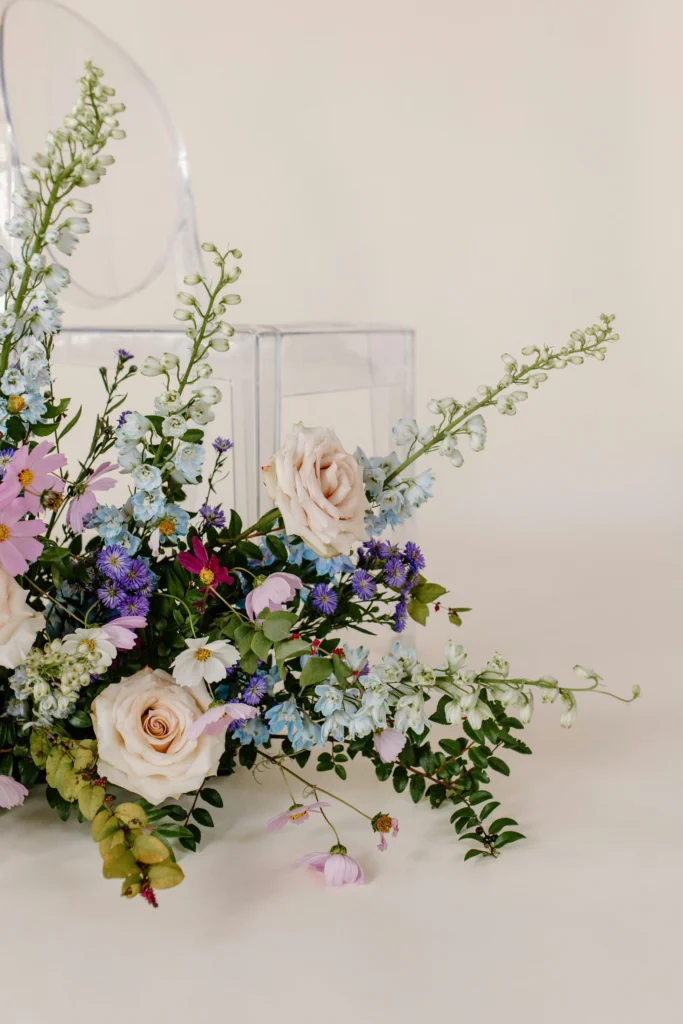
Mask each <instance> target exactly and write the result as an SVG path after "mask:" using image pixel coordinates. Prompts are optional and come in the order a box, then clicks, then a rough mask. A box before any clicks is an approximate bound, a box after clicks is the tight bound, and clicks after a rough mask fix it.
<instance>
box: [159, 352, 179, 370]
mask: <svg viewBox="0 0 683 1024" xmlns="http://www.w3.org/2000/svg"><path fill="white" fill-rule="evenodd" d="M159 365H160V366H161V369H162V370H173V369H174V368H175V367H176V366H179V365H180V360H179V359H178V356H176V355H174V353H173V352H162V354H161V356H160V357H159Z"/></svg>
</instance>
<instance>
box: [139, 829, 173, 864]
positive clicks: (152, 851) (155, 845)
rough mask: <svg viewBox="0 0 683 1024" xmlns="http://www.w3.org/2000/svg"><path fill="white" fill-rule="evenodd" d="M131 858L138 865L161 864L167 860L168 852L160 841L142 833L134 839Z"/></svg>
mask: <svg viewBox="0 0 683 1024" xmlns="http://www.w3.org/2000/svg"><path fill="white" fill-rule="evenodd" d="M133 856H134V857H135V859H136V860H137V861H138V862H139V863H140V864H161V863H162V862H163V861H165V860H168V850H167V849H166V847H165V846H164V844H163V843H162V841H161V840H160V839H157V838H156V837H155V836H150V835H147V834H145V833H143V834H142V835H141V836H136V838H135V842H134V843H133Z"/></svg>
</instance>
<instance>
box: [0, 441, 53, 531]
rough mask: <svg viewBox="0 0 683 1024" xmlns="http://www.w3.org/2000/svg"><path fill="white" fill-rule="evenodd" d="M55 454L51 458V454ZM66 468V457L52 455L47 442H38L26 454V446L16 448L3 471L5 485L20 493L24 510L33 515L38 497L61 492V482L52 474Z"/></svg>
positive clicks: (35, 511)
mask: <svg viewBox="0 0 683 1024" xmlns="http://www.w3.org/2000/svg"><path fill="white" fill-rule="evenodd" d="M50 452H54V454H52V455H51V454H50ZM65 465H66V455H60V454H59V452H55V451H54V449H53V448H52V445H51V443H50V442H49V441H41V442H40V444H37V445H36V446H35V448H33V449H32V450H29V446H28V445H27V444H22V445H21V447H20V448H17V450H16V452H15V453H14V455H13V456H12V461H11V462H10V464H9V465H8V466H7V469H6V471H5V482H6V483H7V484H9V485H10V486H13V487H15V488H16V490H17V493H19V491H21V490H23V492H24V497H25V499H26V508H27V509H28V511H29V512H33V513H34V515H36V514H37V513H38V512H39V511H40V496H41V494H42V493H43V491H57V492H58V493H61V492H62V491H63V490H64V481H63V480H62V478H61V477H59V476H54V473H53V471H54V470H55V469H60V468H61V467H62V466H65Z"/></svg>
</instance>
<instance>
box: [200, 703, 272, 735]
mask: <svg viewBox="0 0 683 1024" xmlns="http://www.w3.org/2000/svg"><path fill="white" fill-rule="evenodd" d="M257 714H258V708H252V707H250V706H249V705H248V704H240V703H238V702H237V701H236V702H235V703H234V704H214V705H213V707H210V708H209V710H208V711H205V712H204V714H203V715H200V716H199V718H197V719H195V721H194V722H193V723H192V725H190V726H189V728H188V730H187V734H186V735H187V738H188V739H190V740H197V739H199V737H200V736H201V735H202V733H208V735H209V736H217V735H219V733H222V732H225V730H226V729H227V728H228V726H229V725H230V723H231V722H243V721H244V720H245V719H247V718H254V717H255V716H256V715H257Z"/></svg>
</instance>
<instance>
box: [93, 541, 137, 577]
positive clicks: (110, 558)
mask: <svg viewBox="0 0 683 1024" xmlns="http://www.w3.org/2000/svg"><path fill="white" fill-rule="evenodd" d="M132 564H133V559H132V558H131V557H130V555H129V554H128V552H127V551H126V550H125V549H124V548H122V547H121V546H120V545H119V544H109V545H108V546H107V547H106V548H103V549H102V551H100V553H99V554H98V556H97V568H98V569H100V570H101V571H102V572H103V573H104V575H105V576H109V578H110V579H113V580H120V579H121V578H122V576H123V574H124V573H125V572H127V571H128V570H129V569H130V567H131V565H132Z"/></svg>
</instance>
